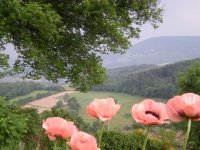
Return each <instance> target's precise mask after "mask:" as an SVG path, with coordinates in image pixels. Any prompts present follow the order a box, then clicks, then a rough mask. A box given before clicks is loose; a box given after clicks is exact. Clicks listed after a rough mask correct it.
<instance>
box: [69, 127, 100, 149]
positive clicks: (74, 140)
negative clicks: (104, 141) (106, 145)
mask: <svg viewBox="0 0 200 150" xmlns="http://www.w3.org/2000/svg"><path fill="white" fill-rule="evenodd" d="M67 144H68V145H69V146H70V147H71V149H72V150H100V149H99V148H97V141H96V139H95V137H94V136H92V135H90V134H88V133H85V132H81V131H78V132H76V133H74V134H73V135H72V136H71V139H70V142H68V143H67Z"/></svg>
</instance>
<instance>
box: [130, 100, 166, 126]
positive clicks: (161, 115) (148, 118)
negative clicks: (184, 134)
mask: <svg viewBox="0 0 200 150" xmlns="http://www.w3.org/2000/svg"><path fill="white" fill-rule="evenodd" d="M132 116H133V119H134V120H135V121H136V122H138V123H140V124H143V125H160V124H164V123H167V121H166V120H167V119H168V116H167V113H166V105H165V104H164V103H158V102H155V101H154V100H151V99H146V100H144V101H142V102H140V103H138V104H135V105H133V107H132Z"/></svg>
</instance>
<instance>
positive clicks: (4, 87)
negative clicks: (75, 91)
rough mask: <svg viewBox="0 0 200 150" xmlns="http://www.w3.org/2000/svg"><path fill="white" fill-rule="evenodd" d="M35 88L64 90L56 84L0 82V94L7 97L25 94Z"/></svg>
mask: <svg viewBox="0 0 200 150" xmlns="http://www.w3.org/2000/svg"><path fill="white" fill-rule="evenodd" d="M35 90H47V91H64V88H63V87H61V86H58V85H48V86H47V85H43V84H40V83H35V82H14V83H1V84H0V96H3V97H7V99H11V98H14V97H16V96H21V95H26V94H29V93H30V92H32V91H35Z"/></svg>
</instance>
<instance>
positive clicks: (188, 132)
mask: <svg viewBox="0 0 200 150" xmlns="http://www.w3.org/2000/svg"><path fill="white" fill-rule="evenodd" d="M191 123H192V120H191V118H189V119H188V125H187V133H186V137H185V141H184V145H183V150H186V147H187V141H188V138H189V134H190V129H191Z"/></svg>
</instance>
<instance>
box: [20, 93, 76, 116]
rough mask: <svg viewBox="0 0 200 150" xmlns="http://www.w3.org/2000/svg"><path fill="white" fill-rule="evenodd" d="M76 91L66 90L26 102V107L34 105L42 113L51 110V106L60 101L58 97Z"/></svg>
mask: <svg viewBox="0 0 200 150" xmlns="http://www.w3.org/2000/svg"><path fill="white" fill-rule="evenodd" d="M74 92H76V91H66V92H61V93H57V94H54V95H51V96H48V97H45V98H41V99H38V100H35V101H33V102H30V103H28V104H26V105H25V106H24V107H26V108H28V107H34V108H36V109H37V110H38V113H42V112H43V111H45V110H51V108H52V107H54V106H55V105H56V103H57V102H58V101H60V100H59V99H58V97H60V96H64V95H65V94H71V93H74Z"/></svg>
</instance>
